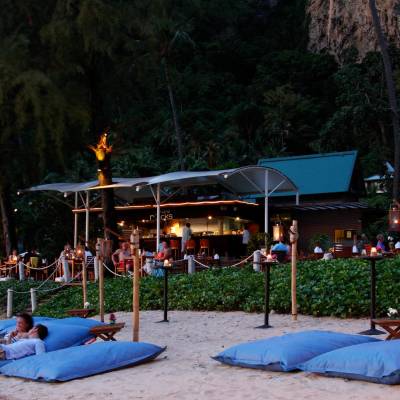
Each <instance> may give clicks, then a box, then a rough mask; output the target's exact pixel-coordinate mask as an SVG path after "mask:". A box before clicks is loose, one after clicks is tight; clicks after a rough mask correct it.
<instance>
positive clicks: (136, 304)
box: [130, 229, 140, 342]
mask: <svg viewBox="0 0 400 400" xmlns="http://www.w3.org/2000/svg"><path fill="white" fill-rule="evenodd" d="M130 246H131V253H132V255H133V261H134V262H133V298H132V326H133V332H132V340H133V341H134V342H138V341H139V323H140V319H139V310H140V300H139V290H140V285H139V284H140V282H139V281H140V261H139V246H140V236H139V230H138V229H134V230H133V231H132V234H131V236H130Z"/></svg>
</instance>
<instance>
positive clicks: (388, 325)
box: [373, 319, 400, 340]
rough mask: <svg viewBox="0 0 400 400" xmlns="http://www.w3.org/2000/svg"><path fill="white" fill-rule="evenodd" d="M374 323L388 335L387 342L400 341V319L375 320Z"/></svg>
mask: <svg viewBox="0 0 400 400" xmlns="http://www.w3.org/2000/svg"><path fill="white" fill-rule="evenodd" d="M373 322H374V323H375V324H376V325H378V326H380V327H381V328H383V329H384V330H385V331H386V332H387V333H388V335H387V336H386V338H385V340H393V339H400V319H374V320H373Z"/></svg>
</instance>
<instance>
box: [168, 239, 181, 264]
mask: <svg viewBox="0 0 400 400" xmlns="http://www.w3.org/2000/svg"><path fill="white" fill-rule="evenodd" d="M179 247H180V246H179V240H176V239H171V240H170V241H169V248H170V249H171V254H172V257H173V259H174V260H177V259H178V258H179V253H180V248H179Z"/></svg>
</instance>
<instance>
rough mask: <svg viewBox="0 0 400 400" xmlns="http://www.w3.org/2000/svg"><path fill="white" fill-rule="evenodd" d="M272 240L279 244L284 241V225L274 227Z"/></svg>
mask: <svg viewBox="0 0 400 400" xmlns="http://www.w3.org/2000/svg"><path fill="white" fill-rule="evenodd" d="M272 239H273V241H274V242H278V241H280V240H282V239H283V225H281V224H276V225H274V226H273V227H272Z"/></svg>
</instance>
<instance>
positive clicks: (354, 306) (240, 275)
mask: <svg viewBox="0 0 400 400" xmlns="http://www.w3.org/2000/svg"><path fill="white" fill-rule="evenodd" d="M377 265H378V287H377V314H378V315H381V316H385V315H386V312H387V309H388V308H389V307H394V308H397V307H399V306H400V287H399V285H398V281H399V279H400V258H396V259H390V260H385V261H381V262H379V263H378V264H377ZM297 279H298V289H297V295H298V304H299V313H301V314H310V315H314V316H337V317H342V318H345V317H358V316H368V315H369V307H370V301H369V287H370V286H369V285H370V275H369V264H368V263H366V262H364V261H355V260H335V261H329V262H327V261H313V262H303V263H300V264H299V266H298V276H297ZM271 288H272V292H271V308H272V309H274V310H275V311H276V312H279V313H288V312H290V307H291V300H290V265H288V264H285V265H281V266H277V267H276V268H273V270H272V274H271ZM105 293H106V295H105V310H106V312H111V311H130V310H131V307H132V282H131V281H130V280H129V279H107V280H106V284H105ZM88 299H89V302H90V303H91V305H92V306H94V307H96V305H97V302H98V297H97V285H95V284H90V285H89V289H88ZM162 299H163V280H162V279H157V278H152V277H146V278H144V279H142V280H141V292H140V303H141V309H142V310H155V309H161V308H162V306H163V300H162ZM263 299H264V281H263V274H262V273H256V272H254V271H253V270H252V269H251V267H250V266H249V267H247V268H244V269H238V270H232V269H223V270H212V271H205V272H200V273H196V274H194V275H173V276H171V277H170V280H169V305H170V308H171V309H175V310H216V311H237V310H241V311H246V312H261V311H262V310H263V301H264V300H263ZM81 307H82V291H81V288H79V287H71V288H68V289H65V290H63V291H61V292H59V293H58V294H56V295H55V296H53V297H52V298H51V299H50V300H48V301H47V302H45V303H44V304H42V306H41V307H40V308H39V312H38V313H39V314H41V315H49V316H64V315H65V311H66V310H68V309H71V308H81Z"/></svg>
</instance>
